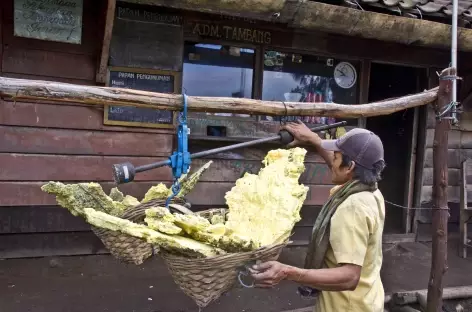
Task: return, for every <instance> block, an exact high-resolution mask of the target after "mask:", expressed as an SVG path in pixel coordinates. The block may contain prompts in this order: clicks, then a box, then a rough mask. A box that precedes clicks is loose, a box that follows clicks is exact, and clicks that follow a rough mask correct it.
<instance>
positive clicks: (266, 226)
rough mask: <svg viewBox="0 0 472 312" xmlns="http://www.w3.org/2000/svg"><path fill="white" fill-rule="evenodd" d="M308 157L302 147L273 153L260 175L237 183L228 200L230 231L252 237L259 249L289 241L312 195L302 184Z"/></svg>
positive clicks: (227, 197)
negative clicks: (299, 181) (302, 209)
mask: <svg viewBox="0 0 472 312" xmlns="http://www.w3.org/2000/svg"><path fill="white" fill-rule="evenodd" d="M305 155H306V150H305V149H302V148H298V147H297V148H293V149H289V150H285V149H277V150H272V151H270V152H269V153H268V154H267V156H266V157H265V158H264V161H263V164H264V165H265V167H264V168H262V169H261V170H260V171H259V173H258V174H257V175H255V174H248V173H247V174H245V175H244V177H242V178H240V179H239V180H237V181H236V186H234V187H233V188H232V189H231V190H230V191H229V192H227V193H226V196H225V199H226V203H227V205H228V207H229V212H228V215H227V221H226V226H227V228H229V229H230V230H232V231H233V232H234V234H235V235H240V236H242V237H250V238H251V240H252V241H253V242H254V244H255V246H256V247H261V246H266V245H271V244H274V243H276V242H280V241H281V240H282V241H283V240H285V239H287V238H288V237H289V235H290V233H291V231H292V229H293V227H294V225H295V223H296V222H298V221H299V220H300V214H299V212H300V209H301V207H302V205H303V202H304V201H305V198H306V195H307V193H308V187H306V186H304V185H301V184H299V183H298V179H299V178H300V175H301V174H302V173H303V171H304V169H305V166H304V164H303V162H304V159H305Z"/></svg>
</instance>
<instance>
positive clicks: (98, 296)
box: [0, 242, 472, 312]
mask: <svg viewBox="0 0 472 312" xmlns="http://www.w3.org/2000/svg"><path fill="white" fill-rule="evenodd" d="M384 249H385V250H384V265H383V270H382V279H383V282H384V287H385V291H386V293H391V292H395V291H405V290H417V289H425V288H427V283H428V277H429V268H430V259H431V251H430V246H428V245H427V244H423V243H401V244H396V245H392V244H389V245H385V246H384ZM456 250H457V248H456V247H455V242H451V244H450V253H449V271H448V272H447V273H446V276H445V286H447V287H451V286H461V285H470V284H472V257H471V258H470V259H467V260H465V259H460V258H458V257H457V256H456V255H457V252H456ZM304 253H305V250H304V248H290V249H287V250H285V251H284V253H283V255H282V256H281V259H280V260H281V261H283V262H285V263H288V264H294V265H297V264H298V265H299V264H300V263H302V261H303V258H304ZM0 291H1V294H2V295H1V296H0V311H1V312H29V311H31V312H66V311H67V312H106V311H110V312H180V311H198V308H197V307H196V305H195V304H194V303H193V302H192V300H191V299H190V298H188V297H187V296H185V295H184V294H183V293H182V292H181V291H180V290H179V288H178V287H177V286H176V285H175V284H174V283H173V280H172V278H171V277H170V275H169V273H168V272H167V269H166V267H165V266H164V264H163V262H162V261H161V260H159V259H156V260H151V261H148V262H146V263H145V264H143V265H141V266H133V265H125V264H122V263H120V262H118V261H117V260H115V259H113V258H112V257H111V256H106V255H105V256H86V257H61V258H41V259H16V260H3V261H0ZM310 305H312V302H310V301H305V300H302V299H301V298H300V297H299V296H298V295H297V293H296V285H295V284H293V283H290V282H284V283H282V284H281V285H280V286H279V287H277V288H275V289H271V290H261V289H245V288H242V287H235V288H234V289H233V290H231V291H230V292H229V293H227V294H226V295H224V296H223V297H221V298H220V299H219V300H218V301H217V302H215V303H213V304H211V305H210V306H209V307H207V308H205V309H204V311H205V312H216V311H225V312H236V311H238V312H242V311H245V312H256V311H257V312H261V311H267V312H271V311H274V312H280V311H285V310H294V309H299V308H303V307H308V306H310ZM465 311H467V310H465Z"/></svg>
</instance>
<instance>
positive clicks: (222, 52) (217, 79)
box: [182, 43, 255, 117]
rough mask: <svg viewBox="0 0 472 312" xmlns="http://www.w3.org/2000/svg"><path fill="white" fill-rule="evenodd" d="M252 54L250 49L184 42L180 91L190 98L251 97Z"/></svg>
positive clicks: (224, 114)
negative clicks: (190, 96) (191, 96)
mask: <svg viewBox="0 0 472 312" xmlns="http://www.w3.org/2000/svg"><path fill="white" fill-rule="evenodd" d="M254 54H255V53H254V50H251V49H245V48H239V47H234V46H223V45H214V44H201V43H197V44H195V43H186V44H185V48H184V68H183V83H182V85H183V91H184V92H185V93H186V94H187V95H193V96H214V97H238V98H251V97H252V85H253V83H252V79H253V71H254V70H253V68H254ZM207 115H217V116H232V114H229V113H215V114H210V113H207ZM237 116H244V117H247V116H248V115H237Z"/></svg>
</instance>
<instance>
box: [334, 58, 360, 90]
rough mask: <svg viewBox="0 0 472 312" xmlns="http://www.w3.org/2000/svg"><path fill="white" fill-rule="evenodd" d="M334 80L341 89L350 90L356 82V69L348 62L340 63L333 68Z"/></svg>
mask: <svg viewBox="0 0 472 312" xmlns="http://www.w3.org/2000/svg"><path fill="white" fill-rule="evenodd" d="M334 80H335V81H336V84H337V85H338V86H340V87H341V88H343V89H349V88H352V86H354V84H355V83H356V80H357V73H356V69H355V68H354V66H352V64H350V63H348V62H341V63H339V64H338V65H336V67H335V68H334Z"/></svg>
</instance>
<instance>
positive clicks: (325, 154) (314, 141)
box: [308, 132, 334, 169]
mask: <svg viewBox="0 0 472 312" xmlns="http://www.w3.org/2000/svg"><path fill="white" fill-rule="evenodd" d="M312 133H313V132H312ZM308 144H309V145H312V146H314V147H315V149H316V152H317V153H318V155H320V156H321V157H322V158H323V159H324V161H325V162H326V164H327V165H328V167H329V168H330V169H331V167H332V165H333V158H334V152H331V151H327V150H325V149H324V148H322V147H321V138H320V137H319V136H318V134H316V133H313V137H312V138H310V141H309V142H308Z"/></svg>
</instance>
